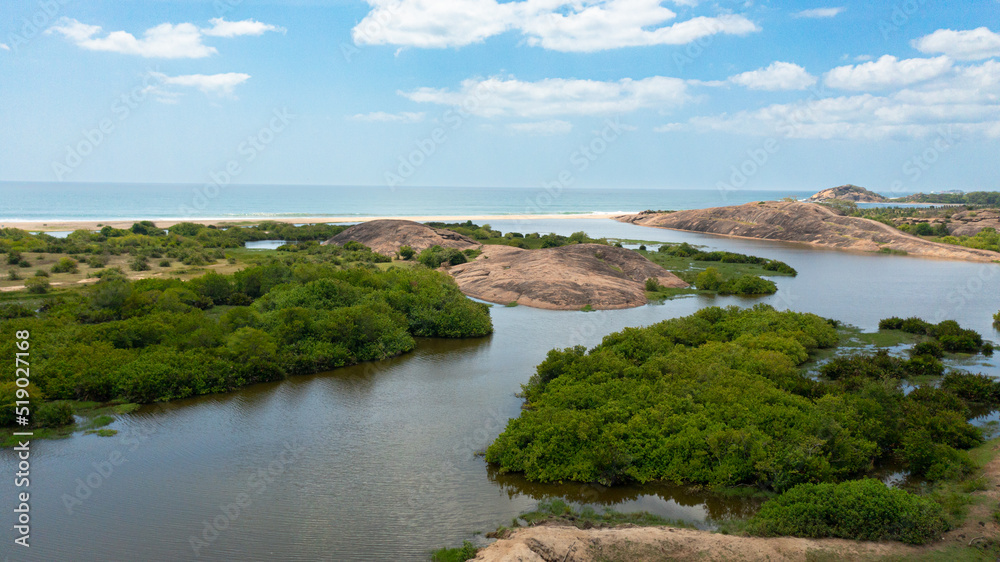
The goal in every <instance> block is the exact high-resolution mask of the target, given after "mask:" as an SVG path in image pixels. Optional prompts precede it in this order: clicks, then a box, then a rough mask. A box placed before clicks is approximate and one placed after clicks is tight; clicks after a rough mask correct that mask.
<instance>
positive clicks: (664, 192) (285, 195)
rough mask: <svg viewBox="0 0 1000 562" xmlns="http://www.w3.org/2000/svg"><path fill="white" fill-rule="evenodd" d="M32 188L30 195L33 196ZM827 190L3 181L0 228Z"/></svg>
mask: <svg viewBox="0 0 1000 562" xmlns="http://www.w3.org/2000/svg"><path fill="white" fill-rule="evenodd" d="M28 186H30V187H31V189H25V187H28ZM816 191H818V190H811V189H810V190H784V189H753V190H751V189H735V190H729V189H726V190H723V189H716V188H707V189H686V188H598V187H579V188H578V187H566V188H555V187H448V186H412V187H405V188H390V187H387V186H341V185H280V184H240V185H230V186H226V187H223V188H217V187H216V188H213V187H212V186H211V185H207V186H206V185H201V184H184V183H107V182H100V183H91V182H76V183H68V182H10V181H2V182H0V199H2V200H3V201H4V202H5V203H4V205H3V208H2V209H0V223H3V224H8V223H35V222H43V221H44V222H71V221H112V220H119V221H121V220H151V221H157V220H161V221H182V220H219V221H244V220H268V219H290V218H291V219H293V218H298V217H301V218H323V217H335V218H350V217H356V218H367V217H376V216H378V217H394V216H398V217H405V216H435V217H436V216H450V217H456V216H463V217H464V216H470V217H473V216H504V215H514V216H518V215H572V216H587V215H602V214H627V213H635V212H639V211H643V210H647V209H653V210H685V209H700V208H707V207H718V206H725V205H739V204H743V203H749V202H752V201H758V200H762V199H768V200H773V199H779V198H782V197H794V198H796V199H803V198H806V197H809V196H810V195H812V194H813V193H815V192H816Z"/></svg>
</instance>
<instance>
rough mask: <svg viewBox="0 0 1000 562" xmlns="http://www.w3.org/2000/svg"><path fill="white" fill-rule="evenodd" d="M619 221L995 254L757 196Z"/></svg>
mask: <svg viewBox="0 0 1000 562" xmlns="http://www.w3.org/2000/svg"><path fill="white" fill-rule="evenodd" d="M615 218H616V220H619V221H621V222H629V223H632V224H637V225H640V226H654V227H659V228H670V229H674V230H686V231H691V232H706V233H710V234H722V235H727V236H739V237H743V238H757V239H761V240H781V241H785V242H804V243H807V244H812V245H815V246H825V247H830V248H836V249H841V250H855V251H863V252H878V251H882V250H893V251H901V252H906V253H907V254H909V255H913V256H918V257H932V258H941V259H952V260H964V261H978V262H991V261H995V260H1000V253H997V252H991V251H988V250H977V249H973V248H964V247H962V246H954V245H951V244H939V243H937V242H929V241H927V240H924V239H923V238H919V237H917V236H911V235H909V234H906V233H904V232H900V231H899V230H896V229H895V228H893V227H891V226H889V225H886V224H882V223H880V222H876V221H873V220H869V219H863V218H859V217H848V216H844V215H841V214H839V213H838V212H836V211H834V210H833V209H830V208H828V207H824V206H823V205H817V204H815V203H805V202H800V201H793V202H788V201H760V202H755V203H747V204H745V205H736V206H731V207H715V208H711V209H696V210H690V211H677V212H673V213H655V212H649V211H647V212H643V213H639V214H637V215H622V216H619V217H615Z"/></svg>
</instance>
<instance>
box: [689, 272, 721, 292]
mask: <svg viewBox="0 0 1000 562" xmlns="http://www.w3.org/2000/svg"><path fill="white" fill-rule="evenodd" d="M723 283H724V282H723V280H722V274H721V273H719V270H718V269H716V268H714V267H708V268H706V269H705V271H702V272H701V273H699V274H698V277H696V278H695V281H694V284H695V286H696V287H697V288H699V289H701V290H703V291H718V290H719V289H720V288H722V285H723Z"/></svg>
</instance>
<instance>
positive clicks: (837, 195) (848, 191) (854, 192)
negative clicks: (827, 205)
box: [808, 184, 889, 203]
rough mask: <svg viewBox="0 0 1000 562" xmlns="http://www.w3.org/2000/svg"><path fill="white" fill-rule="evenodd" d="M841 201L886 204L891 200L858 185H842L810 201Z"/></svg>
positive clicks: (813, 197)
mask: <svg viewBox="0 0 1000 562" xmlns="http://www.w3.org/2000/svg"><path fill="white" fill-rule="evenodd" d="M831 199H839V200H841V201H854V202H855V203H886V202H888V201H889V200H888V199H887V198H885V197H883V196H882V195H879V194H878V193H875V192H874V191H868V190H867V189H865V188H863V187H859V186H857V185H851V184H847V185H841V186H838V187H831V188H829V189H824V190H823V191H820V192H819V193H817V194H815V195H813V196H812V197H810V198H809V199H808V201H812V202H820V201H828V200H831Z"/></svg>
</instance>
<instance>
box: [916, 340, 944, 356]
mask: <svg viewBox="0 0 1000 562" xmlns="http://www.w3.org/2000/svg"><path fill="white" fill-rule="evenodd" d="M910 355H913V356H917V355H929V356H931V357H937V358H938V359H940V358H942V357H944V346H943V345H941V342H939V341H936V340H932V341H925V342H920V343H918V344H916V345H914V346H913V347H912V348H911V349H910Z"/></svg>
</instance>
